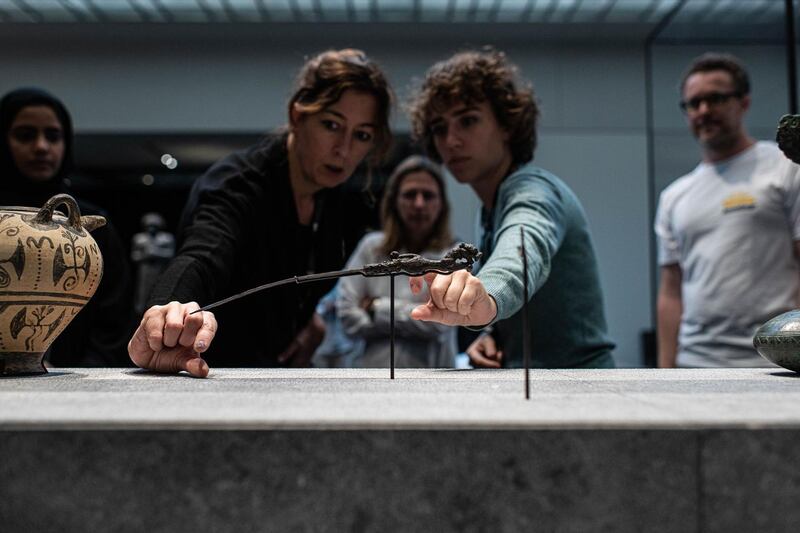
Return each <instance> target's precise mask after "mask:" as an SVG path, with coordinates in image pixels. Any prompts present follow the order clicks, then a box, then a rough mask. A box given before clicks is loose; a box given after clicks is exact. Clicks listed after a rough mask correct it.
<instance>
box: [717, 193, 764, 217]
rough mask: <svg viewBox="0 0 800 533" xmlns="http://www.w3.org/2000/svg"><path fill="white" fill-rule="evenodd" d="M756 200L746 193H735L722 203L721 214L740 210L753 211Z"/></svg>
mask: <svg viewBox="0 0 800 533" xmlns="http://www.w3.org/2000/svg"><path fill="white" fill-rule="evenodd" d="M755 208H756V198H755V196H753V195H752V194H748V193H746V192H736V193H733V194H732V195H730V196H728V197H727V198H725V200H723V201H722V212H723V213H730V212H731V211H739V210H741V209H755Z"/></svg>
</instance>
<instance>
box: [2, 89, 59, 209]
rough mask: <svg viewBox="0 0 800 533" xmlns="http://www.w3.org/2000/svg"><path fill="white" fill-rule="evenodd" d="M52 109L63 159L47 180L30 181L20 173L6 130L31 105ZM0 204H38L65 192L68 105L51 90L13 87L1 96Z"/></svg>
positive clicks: (34, 205) (37, 205) (8, 129)
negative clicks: (59, 130) (61, 138)
mask: <svg viewBox="0 0 800 533" xmlns="http://www.w3.org/2000/svg"><path fill="white" fill-rule="evenodd" d="M42 105H44V106H47V107H49V108H50V109H52V110H53V112H54V113H55V114H56V117H57V118H58V121H59V122H60V123H61V128H62V129H63V132H64V159H63V160H62V162H61V167H60V168H59V169H58V171H57V172H56V174H55V175H54V176H53V177H52V178H51V179H50V180H48V181H46V182H37V181H33V180H31V179H30V178H28V177H26V176H25V175H24V174H22V173H21V172H20V171H19V169H18V168H17V165H16V164H14V158H13V157H12V156H11V148H10V146H9V144H8V133H9V131H10V130H11V125H12V124H13V123H14V119H15V118H16V117H17V115H18V114H19V112H20V111H21V110H22V109H23V108H26V107H30V106H42ZM0 133H1V134H2V139H0V205H22V206H30V207H39V206H41V205H42V204H44V202H45V201H47V199H49V198H50V197H51V196H53V195H54V194H58V193H61V192H66V188H65V186H64V178H65V177H66V176H67V174H68V173H69V172H70V171H71V170H72V141H73V138H72V137H73V135H72V119H71V118H70V116H69V112H67V108H66V107H64V104H63V103H61V101H60V100H59V99H58V98H56V97H55V96H53V95H52V94H50V93H48V92H47V91H44V90H42V89H37V88H34V87H23V88H20V89H15V90H13V91H11V92H9V93H7V94H6V95H5V96H3V99H2V100H0Z"/></svg>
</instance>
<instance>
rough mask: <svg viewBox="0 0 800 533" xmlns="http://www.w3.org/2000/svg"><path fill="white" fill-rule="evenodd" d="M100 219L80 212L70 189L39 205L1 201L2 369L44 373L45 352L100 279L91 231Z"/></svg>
mask: <svg viewBox="0 0 800 533" xmlns="http://www.w3.org/2000/svg"><path fill="white" fill-rule="evenodd" d="M60 205H63V206H65V207H66V210H67V216H66V217H65V216H64V215H62V214H61V213H60V212H58V211H55V208H56V207H58V206H60ZM104 224H105V219H104V218H103V217H99V216H81V213H80V210H79V209H78V204H77V203H76V202H75V199H74V198H72V197H71V196H69V195H67V194H58V195H56V196H53V197H52V198H50V199H49V200H48V201H47V202H45V204H44V206H42V207H41V208H38V209H37V208H32V207H0V375H4V376H8V375H20V374H41V373H45V372H47V369H46V368H45V367H44V364H43V362H42V360H43V358H44V354H45V352H46V351H47V349H48V347H49V346H50V345H51V344H52V343H53V341H54V340H55V339H56V337H58V335H59V334H60V333H61V332H62V331H64V329H65V328H66V327H67V325H68V324H69V323H70V321H71V320H72V319H73V318H74V317H75V315H77V314H78V312H79V311H80V310H81V309H83V307H84V306H85V305H86V304H87V302H88V301H89V299H90V298H91V297H92V295H93V294H94V292H95V291H96V290H97V286H98V285H99V283H100V278H101V277H102V275H103V258H102V256H101V254H100V249H99V247H98V246H97V243H96V242H95V241H94V239H93V238H92V237H91V235H90V234H89V232H90V231H91V230H93V229H95V228H98V227H100V226H102V225H104Z"/></svg>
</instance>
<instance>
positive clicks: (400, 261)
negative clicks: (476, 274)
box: [191, 243, 481, 314]
mask: <svg viewBox="0 0 800 533" xmlns="http://www.w3.org/2000/svg"><path fill="white" fill-rule="evenodd" d="M480 258H481V253H480V252H479V251H478V249H477V248H475V247H474V246H473V245H471V244H467V243H461V244H459V245H458V246H456V247H455V248H453V249H452V250H450V251H449V252H447V253H446V254H445V255H444V257H442V258H441V259H426V258H424V257H421V256H419V255H417V254H401V253H398V252H392V253H391V254H390V255H389V259H387V260H386V261H381V262H380V263H373V264H368V265H364V266H363V267H361V268H354V269H350V270H335V271H333V272H320V273H319V274H306V275H305V276H292V277H291V278H286V279H282V280H279V281H273V282H270V283H265V284H264V285H259V286H258V287H253V288H252V289H248V290H246V291H244V292H240V293H239V294H234V295H233V296H230V297H228V298H225V299H223V300H219V301H217V302H214V303H210V304H208V305H205V306H203V307H201V308H200V309H197V310H195V311H192V313H191V314H194V313H198V312H200V311H209V310H211V309H214V308H215V307H219V306H221V305H224V304H226V303H229V302H232V301H234V300H238V299H240V298H244V297H245V296H250V295H251V294H254V293H256V292H261V291H265V290H267V289H272V288H275V287H280V286H283V285H291V284H293V283H294V284H300V283H309V282H312V281H321V280H325V279H334V278H343V277H345V276H356V275H360V276H365V277H377V276H397V275H400V274H405V275H407V276H422V275H423V274H427V273H428V272H436V273H437V274H452V273H453V272H455V271H457V270H465V269H466V270H471V269H472V265H473V264H474V263H475V261H477V260H478V259H480Z"/></svg>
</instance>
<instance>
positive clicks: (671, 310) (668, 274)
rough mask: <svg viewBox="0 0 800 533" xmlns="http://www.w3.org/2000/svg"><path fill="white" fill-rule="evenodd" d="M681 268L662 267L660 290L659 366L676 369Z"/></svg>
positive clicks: (674, 266)
mask: <svg viewBox="0 0 800 533" xmlns="http://www.w3.org/2000/svg"><path fill="white" fill-rule="evenodd" d="M682 277H683V276H682V274H681V267H680V266H679V265H677V264H672V265H666V266H663V267H661V284H660V286H659V289H658V366H659V368H675V361H676V358H677V355H678V330H679V328H680V324H681V313H682V312H683V301H682V299H681V279H682Z"/></svg>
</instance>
